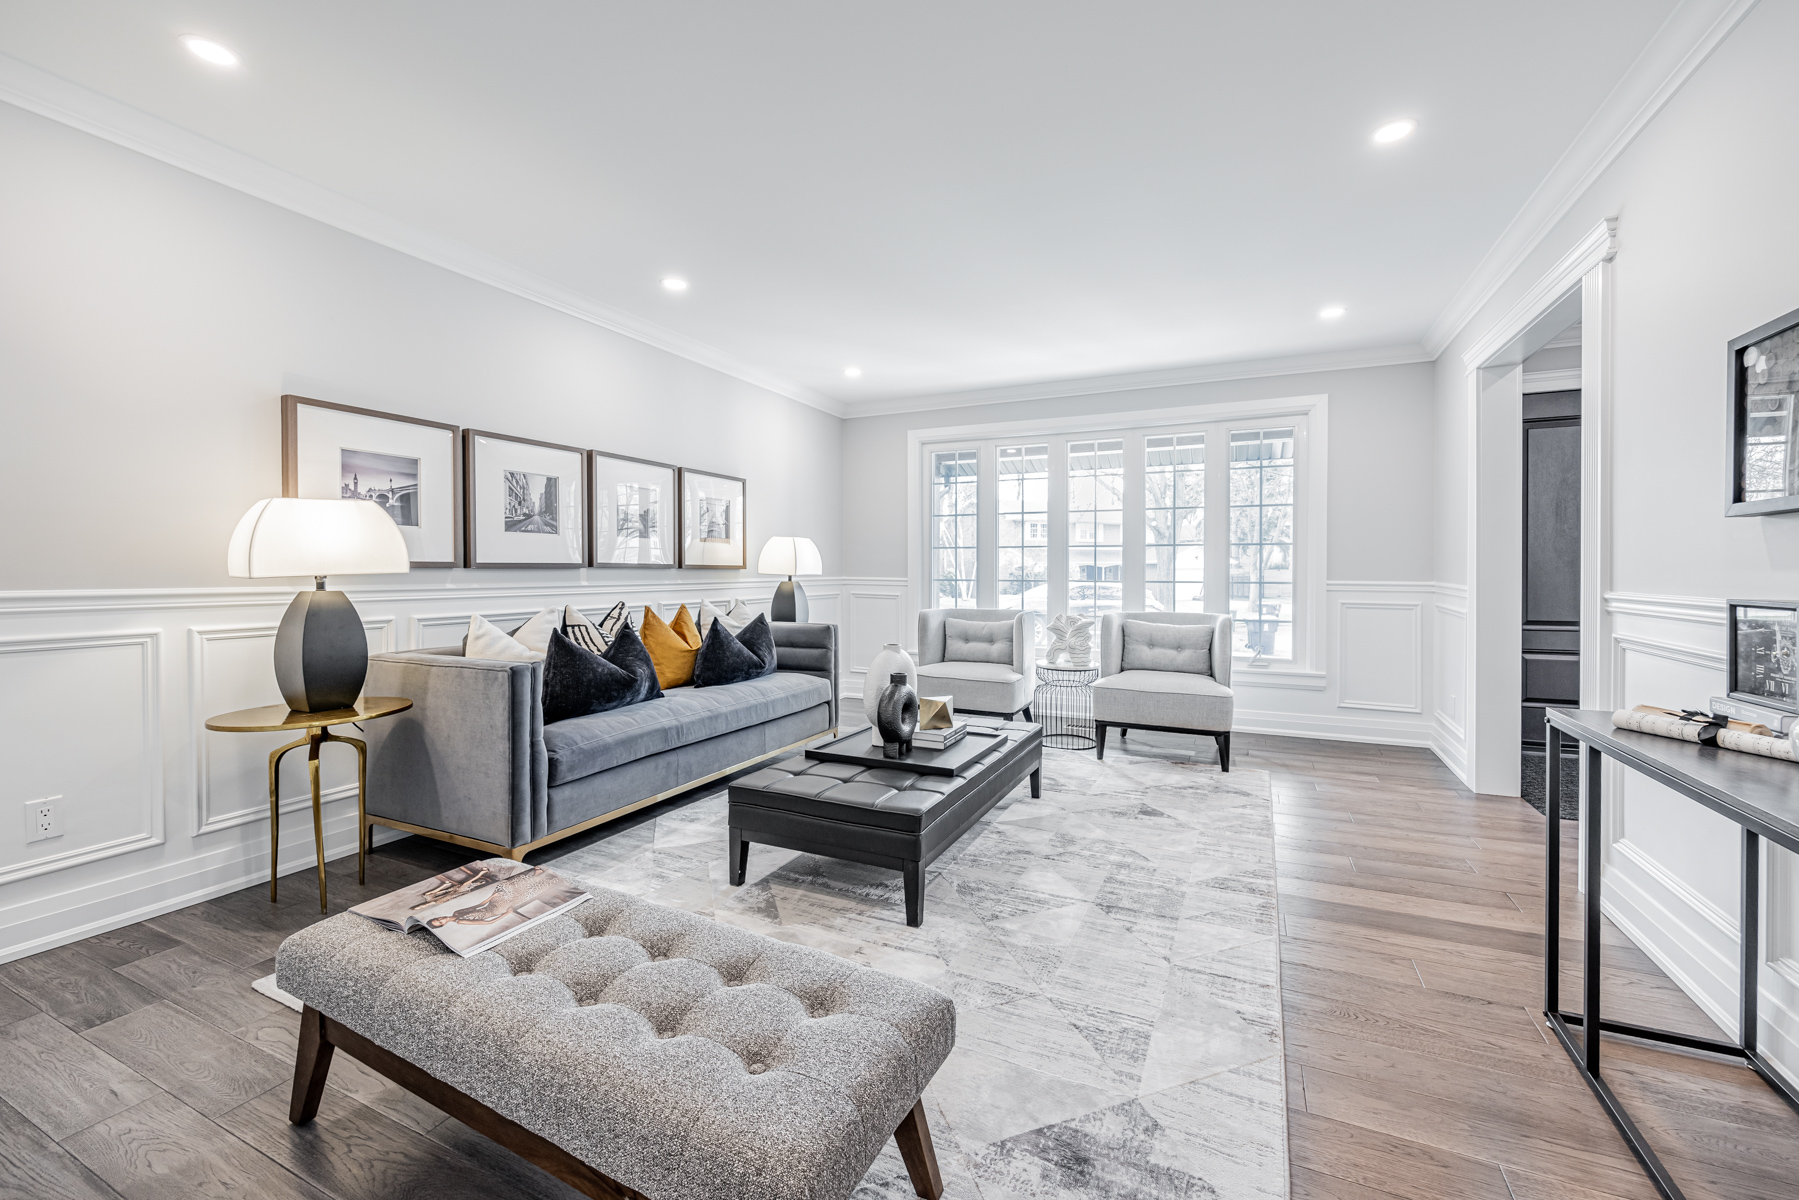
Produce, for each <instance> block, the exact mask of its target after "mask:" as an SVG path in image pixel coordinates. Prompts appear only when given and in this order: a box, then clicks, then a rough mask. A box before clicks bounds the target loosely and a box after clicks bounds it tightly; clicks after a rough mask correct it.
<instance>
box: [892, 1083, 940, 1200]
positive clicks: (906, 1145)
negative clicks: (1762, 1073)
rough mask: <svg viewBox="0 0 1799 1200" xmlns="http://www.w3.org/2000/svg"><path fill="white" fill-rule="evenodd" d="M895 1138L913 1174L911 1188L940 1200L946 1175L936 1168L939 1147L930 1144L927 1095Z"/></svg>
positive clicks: (900, 1127) (901, 1124)
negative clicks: (925, 1117)
mask: <svg viewBox="0 0 1799 1200" xmlns="http://www.w3.org/2000/svg"><path fill="white" fill-rule="evenodd" d="M893 1140H894V1141H896V1142H898V1143H899V1152H900V1157H901V1158H902V1159H904V1160H905V1163H906V1174H907V1175H910V1176H911V1177H912V1190H913V1191H915V1192H917V1193H918V1194H919V1195H920V1196H923V1197H924V1198H925V1200H938V1198H939V1197H940V1196H942V1195H943V1174H942V1172H940V1171H939V1170H938V1169H937V1150H936V1147H934V1146H932V1145H931V1127H930V1126H929V1125H926V1124H925V1119H924V1097H922V1096H921V1097H919V1099H918V1103H916V1104H914V1105H913V1106H912V1111H911V1112H909V1113H907V1114H906V1118H905V1120H903V1121H901V1122H900V1126H899V1128H898V1129H896V1130H894V1131H893Z"/></svg>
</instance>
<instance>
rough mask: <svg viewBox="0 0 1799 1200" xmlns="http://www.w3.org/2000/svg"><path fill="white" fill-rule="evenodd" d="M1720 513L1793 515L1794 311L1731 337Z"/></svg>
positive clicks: (1798, 364) (1798, 353) (1798, 351)
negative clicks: (1726, 491)
mask: <svg viewBox="0 0 1799 1200" xmlns="http://www.w3.org/2000/svg"><path fill="white" fill-rule="evenodd" d="M1728 370H1729V376H1728V378H1729V381H1730V385H1729V386H1730V409H1729V434H1730V436H1729V438H1728V439H1727V442H1728V447H1729V453H1730V474H1729V476H1728V478H1729V480H1730V497H1729V500H1728V502H1727V503H1726V505H1725V508H1724V515H1725V516H1730V517H1753V516H1761V515H1763V514H1766V513H1780V512H1795V511H1799V420H1796V419H1795V417H1796V416H1799V414H1795V412H1794V397H1795V396H1796V395H1799V310H1796V311H1794V312H1790V313H1788V314H1787V315H1786V316H1784V317H1781V318H1780V319H1779V320H1775V321H1770V322H1768V323H1767V324H1766V325H1763V326H1762V327H1761V328H1759V329H1752V330H1750V331H1749V332H1748V333H1745V334H1744V335H1743V336H1742V337H1739V338H1734V339H1732V341H1731V343H1730V348H1729V367H1728Z"/></svg>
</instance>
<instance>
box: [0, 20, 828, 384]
mask: <svg viewBox="0 0 1799 1200" xmlns="http://www.w3.org/2000/svg"><path fill="white" fill-rule="evenodd" d="M0 101H4V102H6V103H7V104H11V105H14V106H16V107H18V108H22V109H25V110H26V111H27V112H33V113H36V114H37V115H38V116H41V117H48V118H49V119H51V120H52V121H58V122H61V123H62V124H64V125H68V126H70V127H71V128H74V129H79V130H81V131H82V132H83V133H88V134H92V135H93V136H95V137H98V138H103V139H105V140H106V141H109V142H112V143H113V144H115V145H118V146H123V147H125V148H126V149H127V150H134V151H136V152H137V153H139V154H143V155H146V156H148V157H150V158H154V159H156V160H157V161H159V162H163V163H167V164H168V165H169V166H172V167H177V168H179V169H181V170H183V171H188V172H191V173H192V174H195V175H198V176H200V177H201V178H203V179H210V180H211V181H212V182H214V183H219V184H223V185H224V186H226V187H228V188H232V189H234V190H236V191H239V192H243V193H244V194H245V195H248V196H254V197H256V198H257V199H258V200H264V201H267V202H268V203H270V204H273V205H276V206H278V207H280V208H285V209H287V210H288V211H290V212H295V213H298V214H300V215H301V216H303V217H310V218H311V219H312V220H315V221H318V222H320V223H322V224H325V225H329V226H331V227H332V228H334V229H341V230H343V231H344V232H345V233H349V234H353V235H354V236H356V237H359V238H363V239H365V240H367V241H371V242H374V243H376V244H378V245H382V246H386V247H387V248H388V249H390V250H398V251H399V252H400V253H402V254H405V255H408V256H410V257H412V258H416V259H419V260H420V261H422V262H428V263H430V264H432V265H433V266H437V267H442V268H443V269H444V270H446V271H453V272H454V273H456V274H458V275H461V276H463V277H465V278H468V279H473V280H475V281H476V282H478V283H485V284H487V285H488V286H490V287H495V288H499V289H500V290H501V291H503V292H510V293H511V294H512V295H514V296H519V297H521V298H523V299H526V300H530V301H532V302H533V303H536V304H541V305H543V306H544V307H546V308H551V309H554V310H556V311H557V312H560V313H564V314H566V315H568V316H571V317H575V318H577V319H578V320H582V321H586V322H588V323H589V324H591V325H598V326H600V327H601V328H603V329H608V330H611V331H612V332H613V333H619V334H623V335H624V336H625V337H628V338H632V339H635V340H636V341H639V342H643V343H645V344H646V345H650V346H654V347H656V348H657V349H658V350H664V351H667V352H668V353H670V354H673V355H676V356H677V357H680V358H684V359H687V360H688V361H689V362H694V363H698V364H700V365H701V366H703V367H708V368H710V369H712V370H714V371H717V372H719V373H720V374H723V375H729V376H731V377H732V378H733V379H740V380H742V381H743V382H745V383H749V384H753V385H755V386H756V387H759V388H763V389H766V390H767V391H771V392H774V393H775V394H777V395H780V396H785V397H787V398H788V399H790V400H797V401H799V402H800V403H801V404H805V405H809V406H811V407H812V408H817V409H821V410H823V411H824V412H827V413H830V414H831V415H832V416H836V417H840V416H842V415H843V409H842V405H840V404H839V403H838V402H837V401H835V400H833V399H831V398H830V397H828V396H824V395H821V394H820V393H818V392H815V391H813V390H812V389H810V388H806V387H802V386H800V385H799V384H796V383H794V382H792V381H790V380H786V379H781V378H779V377H777V376H775V375H771V374H769V373H768V372H766V371H763V370H761V369H759V368H757V367H754V366H752V365H750V364H748V363H745V362H742V361H740V360H738V359H736V358H733V357H732V356H731V355H728V354H726V353H724V352H723V351H721V350H717V349H714V348H713V347H711V346H708V345H706V344H705V343H703V342H698V341H695V340H694V339H692V338H689V337H686V336H684V335H682V334H679V333H676V332H675V331H674V330H672V329H668V328H665V327H664V326H661V325H658V324H656V323H654V322H653V321H646V320H644V319H643V318H641V317H637V316H633V315H632V314H631V313H628V312H625V311H623V310H622V309H617V308H613V307H612V306H611V305H608V304H603V303H601V302H600V301H598V300H595V299H593V298H591V297H589V296H584V295H582V294H580V293H579V292H576V291H572V290H570V289H569V288H565V287H563V286H562V285H560V284H557V283H553V282H551V281H550V280H547V279H544V278H541V277H540V276H537V275H534V274H532V273H531V272H529V271H524V270H520V269H519V268H518V267H515V266H513V265H512V264H510V263H507V262H504V261H502V260H501V259H498V258H495V257H493V256H492V255H489V254H485V253H483V252H481V251H479V250H476V249H473V248H472V247H469V246H464V245H462V244H461V243H459V242H456V241H453V240H451V239H449V238H445V237H440V236H439V235H437V234H435V233H431V232H429V231H427V230H424V229H421V228H419V227H417V226H415V225H411V224H408V223H407V222H405V221H402V220H399V219H398V218H396V217H392V216H389V215H388V214H387V213H384V212H381V211H379V210H377V209H374V208H371V207H369V206H368V205H365V204H363V203H361V202H359V201H356V200H352V199H350V198H349V197H347V196H343V195H340V194H338V193H337V192H334V191H331V190H330V189H329V188H324V187H320V186H319V185H318V184H316V183H312V182H309V181H308V180H305V179H302V178H300V177H299V176H298V175H294V174H292V173H290V172H287V171H284V170H282V169H281V168H279V167H274V166H271V165H269V164H268V163H265V162H263V161H262V160H261V159H258V158H255V157H252V156H251V155H248V154H245V153H243V152H242V151H239V150H233V149H232V148H231V147H229V146H226V145H223V144H222V143H219V142H215V141H213V140H212V139H211V138H207V137H202V136H201V135H199V134H197V133H193V132H190V131H189V130H186V129H182V128H181V127H180V126H178V125H174V124H171V123H170V122H168V121H164V120H163V119H162V118H160V117H154V116H151V115H150V114H149V113H146V112H144V111H142V110H141V109H137V108H133V107H131V106H130V105H128V104H123V103H121V102H119V101H117V100H114V99H112V98H111V97H109V96H104V95H101V94H100V93H99V92H96V91H93V90H92V89H90V88H86V87H83V86H81V85H80V84H77V83H71V82H70V81H69V80H66V79H63V78H61V77H60V76H56V75H52V74H50V73H49V72H47V71H42V70H39V69H38V68H36V67H34V66H31V65H30V64H28V63H24V62H21V61H19V60H18V59H16V58H12V57H10V56H8V55H4V54H0Z"/></svg>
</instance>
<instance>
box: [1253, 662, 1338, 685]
mask: <svg viewBox="0 0 1799 1200" xmlns="http://www.w3.org/2000/svg"><path fill="white" fill-rule="evenodd" d="M1328 685H1329V678H1328V677H1327V676H1326V675H1325V673H1324V672H1323V671H1288V670H1284V669H1282V668H1280V667H1254V666H1250V665H1249V661H1248V660H1240V661H1238V662H1237V664H1236V666H1234V667H1232V668H1231V687H1232V688H1233V689H1235V688H1246V687H1247V688H1258V687H1269V688H1294V689H1297V690H1299V691H1304V692H1322V691H1323V690H1324V689H1325V688H1326V687H1327V686H1328Z"/></svg>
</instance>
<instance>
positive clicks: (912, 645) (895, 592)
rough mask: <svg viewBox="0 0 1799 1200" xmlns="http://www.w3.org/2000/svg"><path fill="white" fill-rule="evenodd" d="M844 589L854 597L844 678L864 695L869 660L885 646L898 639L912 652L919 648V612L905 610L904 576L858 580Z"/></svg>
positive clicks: (848, 686)
mask: <svg viewBox="0 0 1799 1200" xmlns="http://www.w3.org/2000/svg"><path fill="white" fill-rule="evenodd" d="M844 590H845V591H846V592H848V594H849V598H850V608H849V618H850V619H849V628H848V631H847V633H848V641H847V643H846V649H847V653H846V654H845V656H844V666H845V668H846V670H845V672H844V675H845V680H844V682H845V685H846V690H847V691H852V692H854V693H855V694H857V695H861V693H862V677H863V676H865V675H867V674H868V664H869V663H871V662H873V661H874V656H875V655H877V654H879V653H880V652H881V647H882V646H885V645H886V644H887V643H889V642H898V643H899V644H900V645H901V646H903V647H905V648H906V649H907V651H908V652H910V651H912V650H915V649H916V643H917V641H918V632H917V630H918V627H917V623H916V619H915V618H916V614H913V613H907V612H905V611H903V610H904V604H905V591H906V584H905V580H903V579H890V580H884V581H879V582H877V581H873V580H856V581H854V582H853V583H852V584H851V585H850V586H848V587H847V588H845V589H844ZM908 618H914V619H911V620H908Z"/></svg>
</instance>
